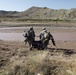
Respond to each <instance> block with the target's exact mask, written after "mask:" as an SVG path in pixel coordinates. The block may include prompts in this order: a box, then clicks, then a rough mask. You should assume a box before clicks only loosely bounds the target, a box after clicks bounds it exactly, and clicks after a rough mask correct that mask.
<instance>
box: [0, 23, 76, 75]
mask: <svg viewBox="0 0 76 75" xmlns="http://www.w3.org/2000/svg"><path fill="white" fill-rule="evenodd" d="M75 24H76V23H74V24H73V23H70V24H69V23H58V25H56V24H55V23H48V24H40V23H39V24H37V23H11V22H1V23H0V75H76V25H75ZM31 26H33V27H34V30H35V34H36V40H39V37H38V36H39V33H40V31H41V30H42V27H46V28H47V30H48V31H50V32H51V34H52V35H53V37H54V39H55V42H56V46H57V48H56V47H55V46H53V44H52V42H51V40H50V42H49V45H48V49H47V50H37V49H33V50H32V51H30V50H29V46H28V44H26V45H25V44H24V39H25V38H24V37H23V34H24V31H27V30H28V29H29V27H31Z"/></svg>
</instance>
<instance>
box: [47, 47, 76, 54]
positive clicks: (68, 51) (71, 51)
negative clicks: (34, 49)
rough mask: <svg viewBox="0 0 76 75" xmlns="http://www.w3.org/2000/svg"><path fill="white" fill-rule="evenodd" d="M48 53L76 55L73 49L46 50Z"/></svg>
mask: <svg viewBox="0 0 76 75" xmlns="http://www.w3.org/2000/svg"><path fill="white" fill-rule="evenodd" d="M48 50H50V52H53V51H56V52H63V53H64V54H65V55H73V54H76V51H75V50H74V49H66V48H48Z"/></svg>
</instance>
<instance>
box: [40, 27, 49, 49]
mask: <svg viewBox="0 0 76 75" xmlns="http://www.w3.org/2000/svg"><path fill="white" fill-rule="evenodd" d="M47 33H48V32H47V30H46V28H43V30H42V31H41V32H40V35H39V37H40V40H41V41H42V44H43V48H44V49H45V41H46V40H47V37H45V35H46V34H47Z"/></svg>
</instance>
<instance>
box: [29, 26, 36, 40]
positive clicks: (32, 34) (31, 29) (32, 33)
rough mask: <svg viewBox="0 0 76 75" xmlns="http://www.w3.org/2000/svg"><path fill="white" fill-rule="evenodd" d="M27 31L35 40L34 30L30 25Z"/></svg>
mask: <svg viewBox="0 0 76 75" xmlns="http://www.w3.org/2000/svg"><path fill="white" fill-rule="evenodd" d="M28 33H30V34H31V37H30V38H32V39H33V40H35V32H34V29H33V27H31V28H30V29H29V31H28Z"/></svg>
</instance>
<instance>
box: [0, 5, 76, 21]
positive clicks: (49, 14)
mask: <svg viewBox="0 0 76 75" xmlns="http://www.w3.org/2000/svg"><path fill="white" fill-rule="evenodd" d="M5 13H6V14H5ZM2 15H13V16H15V17H19V18H23V19H52V20H58V19H60V20H76V8H72V9H70V10H66V9H59V10H54V9H50V8H47V7H35V6H33V7H31V8H29V9H27V10H25V11H22V12H4V11H3V12H1V11H0V16H2Z"/></svg>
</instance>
